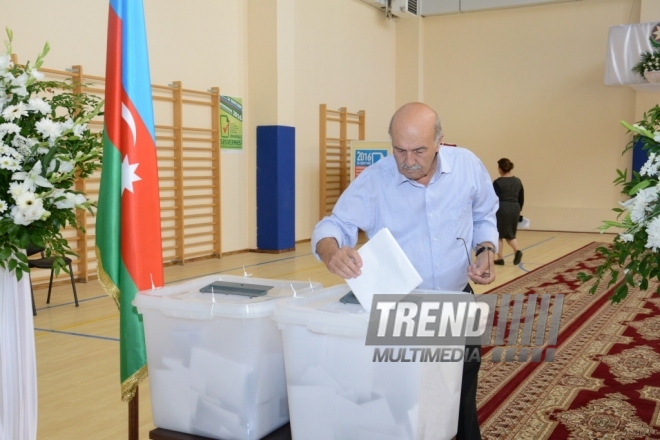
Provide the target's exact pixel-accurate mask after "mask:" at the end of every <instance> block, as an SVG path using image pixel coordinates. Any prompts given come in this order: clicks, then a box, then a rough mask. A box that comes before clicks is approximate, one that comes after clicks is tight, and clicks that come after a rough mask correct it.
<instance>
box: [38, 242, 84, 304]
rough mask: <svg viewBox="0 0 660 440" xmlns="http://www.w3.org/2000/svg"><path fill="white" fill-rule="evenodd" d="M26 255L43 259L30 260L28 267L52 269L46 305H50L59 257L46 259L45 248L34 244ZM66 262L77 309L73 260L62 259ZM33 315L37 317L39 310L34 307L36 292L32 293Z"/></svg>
mask: <svg viewBox="0 0 660 440" xmlns="http://www.w3.org/2000/svg"><path fill="white" fill-rule="evenodd" d="M25 253H26V254H27V256H28V257H30V256H32V255H35V254H41V258H33V259H31V258H28V267H30V269H32V268H35V269H50V282H49V283H48V297H47V298H46V304H50V292H51V290H52V288H53V275H54V274H55V268H54V267H53V263H54V262H55V258H57V257H49V258H46V256H45V255H44V248H41V247H37V246H34V245H32V244H28V245H27V248H26V249H25ZM62 259H63V260H64V263H65V264H67V265H68V266H69V276H70V277H71V287H73V299H74V301H75V303H76V307H78V294H77V292H76V282H75V281H74V279H73V267H72V266H71V258H69V257H62ZM30 290H32V280H30ZM32 314H33V315H35V316H36V314H37V309H36V307H35V305H34V291H32Z"/></svg>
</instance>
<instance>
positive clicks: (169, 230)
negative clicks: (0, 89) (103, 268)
mask: <svg viewBox="0 0 660 440" xmlns="http://www.w3.org/2000/svg"><path fill="white" fill-rule="evenodd" d="M14 62H17V58H16V57H14ZM40 71H41V72H42V73H44V74H45V75H46V79H47V80H58V81H71V82H72V83H73V85H74V88H73V92H74V93H80V92H82V91H84V92H86V93H90V94H95V95H98V96H100V97H103V95H104V87H105V78H103V77H101V76H94V75H88V74H86V73H84V72H83V67H82V66H80V65H77V66H73V68H71V69H67V70H66V71H60V70H54V69H48V68H41V69H40ZM152 97H153V103H154V123H155V130H156V147H157V154H158V175H159V186H160V197H161V200H160V202H161V227H162V237H163V262H164V263H165V265H168V264H173V263H177V264H184V263H185V262H186V261H190V260H193V259H199V258H209V257H217V258H220V256H221V255H222V241H221V231H222V229H221V222H220V219H221V200H222V193H221V187H220V169H221V168H220V167H221V151H220V132H219V121H220V115H219V112H220V89H219V88H218V87H213V88H211V89H210V90H208V91H199V90H192V89H185V88H183V85H182V83H181V81H175V82H173V83H172V84H170V85H166V86H164V85H156V84H154V85H152ZM200 109H201V111H200ZM89 125H90V127H92V128H93V129H96V130H98V131H100V130H102V129H103V117H102V116H101V117H97V118H95V120H93V121H91V122H90V124H89ZM100 177H101V173H100V171H98V172H97V173H95V174H94V175H93V176H91V177H89V178H87V179H84V180H83V179H79V180H78V181H77V182H76V187H75V189H76V190H78V191H83V192H85V193H86V194H87V196H88V197H89V198H90V199H92V200H98V194H99V186H100V181H101V179H100ZM77 216H78V219H79V221H80V223H81V224H82V225H83V226H84V228H85V231H84V232H83V231H76V230H74V229H72V228H67V229H65V230H64V231H63V235H64V237H65V238H66V239H67V240H68V241H69V244H70V245H71V248H72V250H73V251H74V252H76V253H77V254H78V258H77V259H75V260H74V272H75V276H76V277H77V278H78V280H79V281H82V282H86V281H87V280H89V279H94V278H96V254H95V242H96V235H95V232H96V230H95V225H96V221H95V218H94V216H92V215H90V214H89V212H87V211H82V210H79V211H78V213H77ZM65 275H66V274H65ZM49 276H50V273H49V272H47V271H44V270H35V271H34V272H33V273H32V282H33V284H34V285H35V287H37V286H39V285H42V286H47V284H48V279H49ZM68 282H69V281H68V277H64V276H61V278H60V280H59V281H58V282H57V283H58V284H60V283H62V284H64V283H68Z"/></svg>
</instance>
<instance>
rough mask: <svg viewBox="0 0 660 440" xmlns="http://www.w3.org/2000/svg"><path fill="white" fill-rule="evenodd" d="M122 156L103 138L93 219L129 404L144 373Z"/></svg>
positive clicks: (122, 379)
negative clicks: (126, 255)
mask: <svg viewBox="0 0 660 440" xmlns="http://www.w3.org/2000/svg"><path fill="white" fill-rule="evenodd" d="M121 170H122V164H121V154H120V152H119V150H117V148H116V147H115V146H114V145H113V144H112V142H110V139H109V138H108V137H107V136H106V135H105V134H104V137H103V168H102V172H101V187H100V190H99V202H98V210H97V212H98V214H97V219H96V248H97V258H98V268H99V269H98V270H99V280H100V281H101V284H102V285H103V287H104V289H105V291H106V293H108V295H110V296H111V297H112V298H113V299H114V300H115V302H116V303H117V306H118V307H119V341H120V343H119V344H120V378H121V383H122V400H125V401H128V400H131V399H132V398H133V396H134V394H135V389H136V387H137V385H138V384H139V382H140V381H141V380H142V379H143V378H144V377H145V376H146V373H147V368H146V364H147V355H146V348H145V343H144V327H143V325H142V317H141V316H140V315H139V314H138V312H137V309H136V308H135V307H134V306H133V304H132V302H133V299H134V298H135V295H136V294H137V291H138V289H137V286H136V285H135V283H134V282H133V279H132V278H131V276H130V274H129V273H128V271H127V270H126V266H125V265H124V262H123V261H122V258H121V185H122V179H121V177H122V176H121Z"/></svg>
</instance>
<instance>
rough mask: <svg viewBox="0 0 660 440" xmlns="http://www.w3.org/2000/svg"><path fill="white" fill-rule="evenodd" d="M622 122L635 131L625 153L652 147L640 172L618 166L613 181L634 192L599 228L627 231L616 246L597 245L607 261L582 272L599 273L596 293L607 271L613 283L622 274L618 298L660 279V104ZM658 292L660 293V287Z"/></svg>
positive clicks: (582, 277) (625, 192)
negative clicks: (638, 118)
mask: <svg viewBox="0 0 660 440" xmlns="http://www.w3.org/2000/svg"><path fill="white" fill-rule="evenodd" d="M621 124H622V125H623V126H624V127H626V128H627V129H628V131H629V132H630V133H632V139H631V140H630V142H629V143H628V145H627V146H626V148H625V149H624V153H625V152H626V151H628V150H630V149H632V148H633V147H634V146H635V145H637V144H638V143H641V146H642V148H643V149H644V150H646V151H647V153H648V160H647V161H646V163H645V164H644V166H642V168H641V169H640V170H639V173H637V172H633V173H632V177H631V179H630V180H629V181H628V176H627V174H628V173H627V170H624V171H621V170H617V174H618V177H617V178H616V179H615V180H614V184H616V185H622V186H623V189H622V191H621V194H623V195H624V196H625V197H629V198H628V199H627V200H625V201H623V202H620V205H621V207H620V208H614V209H613V211H615V212H617V213H618V219H617V221H604V222H603V225H602V226H601V227H600V230H601V232H602V231H606V230H608V229H609V228H611V227H615V228H620V229H623V232H621V233H619V234H618V235H617V236H616V238H615V239H614V242H613V243H612V245H611V246H608V247H604V246H603V247H599V248H598V251H599V252H600V253H601V254H602V255H603V256H604V257H605V261H604V263H603V264H601V265H600V266H599V267H598V268H597V269H596V271H595V274H594V275H587V274H585V273H580V274H578V276H579V278H580V280H581V281H587V280H589V279H591V278H594V277H595V278H596V282H595V284H594V286H593V287H592V288H591V290H590V291H591V292H592V293H594V292H595V291H596V288H597V287H598V285H599V283H600V282H601V281H602V280H603V278H604V277H605V276H606V275H610V279H609V281H608V287H609V286H612V285H614V284H615V283H616V282H617V281H618V280H619V278H620V277H621V276H622V277H623V281H624V282H622V283H621V284H620V285H619V286H617V288H616V289H615V291H614V295H613V296H612V301H613V302H619V301H621V300H622V299H623V298H625V297H626V296H627V295H628V288H629V287H635V286H639V288H640V289H642V290H646V289H648V286H649V280H660V253H659V252H658V249H660V186H659V185H658V182H659V181H660V106H657V105H656V106H655V107H653V108H652V109H651V110H649V111H648V112H647V113H644V119H643V120H642V121H639V122H637V123H636V124H634V125H630V124H628V123H626V122H621ZM622 217H623V218H622ZM656 293H660V287H658V289H657V292H656Z"/></svg>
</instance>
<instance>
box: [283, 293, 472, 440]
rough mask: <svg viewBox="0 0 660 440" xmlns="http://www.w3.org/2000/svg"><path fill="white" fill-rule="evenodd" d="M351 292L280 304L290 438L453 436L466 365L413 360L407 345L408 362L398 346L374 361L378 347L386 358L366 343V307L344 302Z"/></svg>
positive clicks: (356, 439)
mask: <svg viewBox="0 0 660 440" xmlns="http://www.w3.org/2000/svg"><path fill="white" fill-rule="evenodd" d="M349 290H350V288H349V286H347V285H339V286H334V287H330V288H325V289H321V290H320V291H315V292H313V293H310V294H309V295H306V296H305V297H301V298H292V299H287V300H282V301H279V302H278V303H277V306H276V308H275V313H274V314H273V319H274V320H275V321H276V322H277V324H278V326H279V328H280V329H281V330H282V335H283V344H284V360H285V365H286V377H287V388H288V396H289V411H290V416H291V433H292V436H293V438H294V439H315V440H336V439H342V440H352V439H354V440H367V439H373V440H388V439H392V440H394V439H406V440H413V439H414V440H416V439H430V438H432V439H434V440H436V439H451V438H452V437H454V435H455V434H456V430H457V426H458V406H459V400H460V390H461V376H462V373H463V362H462V361H458V362H428V361H420V360H421V356H417V361H411V360H410V356H411V353H412V352H411V351H410V348H408V352H407V354H404V356H406V357H407V358H408V360H405V361H404V360H402V358H401V357H400V356H401V352H400V351H399V349H401V348H404V347H394V348H393V351H392V352H390V354H391V355H392V357H389V359H388V357H387V356H385V358H384V359H387V360H384V359H383V358H382V357H381V359H380V360H378V359H376V357H377V356H375V350H376V348H379V349H380V350H381V352H380V354H381V355H382V350H384V349H385V347H375V346H367V345H365V338H366V335H367V330H368V324H369V322H368V321H369V312H368V311H366V310H364V308H363V307H362V306H361V305H360V304H351V303H345V302H342V300H344V301H345V299H344V297H345V295H346V294H347V293H348V292H349ZM411 293H413V294H415V293H417V294H427V293H442V292H436V291H423V290H414V291H412V292H411ZM450 293H458V292H450ZM434 348H437V347H429V349H434ZM460 348H461V349H462V347H460ZM416 350H418V351H421V347H417V348H416ZM418 354H419V353H418ZM397 358H398V359H397ZM427 360H428V359H427Z"/></svg>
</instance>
